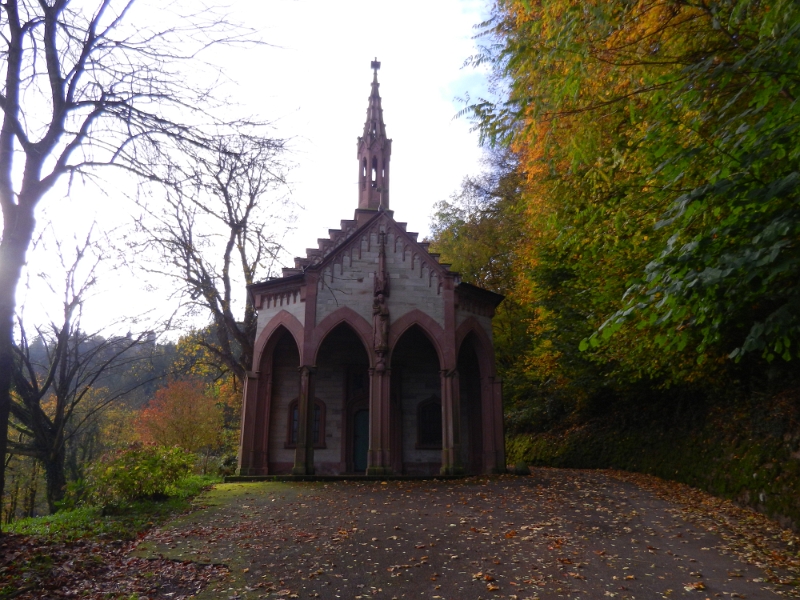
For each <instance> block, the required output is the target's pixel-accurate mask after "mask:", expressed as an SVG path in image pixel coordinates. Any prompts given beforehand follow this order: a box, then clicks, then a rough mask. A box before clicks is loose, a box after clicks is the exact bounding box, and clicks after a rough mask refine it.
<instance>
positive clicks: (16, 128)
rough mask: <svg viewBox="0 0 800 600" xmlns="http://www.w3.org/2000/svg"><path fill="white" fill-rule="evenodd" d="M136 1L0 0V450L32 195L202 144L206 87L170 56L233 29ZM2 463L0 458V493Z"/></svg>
mask: <svg viewBox="0 0 800 600" xmlns="http://www.w3.org/2000/svg"><path fill="white" fill-rule="evenodd" d="M135 4H136V3H135V1H134V0H4V1H3V2H2V3H0V34H1V35H2V41H0V69H2V74H1V76H2V83H0V86H1V87H0V110H2V126H0V207H1V208H2V214H3V233H2V240H1V241H0V432H2V435H0V456H4V455H5V451H6V435H5V432H6V429H7V424H8V418H9V410H10V405H11V404H10V402H11V399H10V386H11V373H12V365H13V362H14V354H13V350H12V348H13V329H14V311H15V291H16V288H17V285H18V283H19V279H20V276H21V271H22V267H23V265H24V263H25V255H26V252H27V248H28V245H29V243H30V240H31V237H32V235H33V232H34V226H35V219H34V211H35V209H36V206H37V205H38V204H39V202H40V201H41V200H42V198H43V197H44V196H45V195H46V194H47V192H48V191H50V190H51V189H52V188H53V186H54V185H55V184H56V183H57V182H58V181H59V180H60V179H62V178H63V177H64V176H67V177H69V178H70V180H71V178H72V176H74V175H76V174H91V172H92V171H93V170H94V169H95V168H96V167H98V166H105V165H116V166H119V167H123V168H125V169H127V170H129V171H130V172H132V173H135V174H136V175H139V176H144V177H147V178H151V177H153V176H154V170H153V168H152V167H153V163H154V161H157V160H158V157H159V156H163V155H164V153H165V151H164V150H165V149H164V145H165V144H169V142H170V141H171V140H175V139H182V140H187V139H193V140H194V141H195V142H196V143H199V144H202V143H203V140H202V139H201V138H200V135H199V134H198V133H197V131H198V130H197V129H194V128H192V127H191V125H192V121H194V122H200V121H201V119H200V118H199V115H198V113H199V112H200V107H208V99H209V96H208V94H207V90H202V89H193V88H192V87H191V86H190V85H189V84H188V83H187V77H186V74H185V73H181V72H180V68H181V65H182V64H183V63H185V62H187V61H193V59H195V58H196V56H197V54H198V53H199V52H200V51H201V50H203V49H204V48H207V47H208V46H210V45H214V44H216V43H222V42H236V41H239V39H238V38H237V32H238V31H239V30H235V29H233V28H231V27H230V26H229V24H228V23H227V22H226V21H225V19H223V18H220V17H219V16H218V15H215V14H211V13H210V12H208V11H207V9H204V11H202V12H199V13H196V14H194V15H185V16H183V17H182V18H180V19H178V18H177V17H176V18H175V20H174V22H175V23H178V24H177V25H175V26H173V27H170V26H167V27H165V28H162V29H158V28H157V27H158V25H153V24H154V23H155V24H158V23H162V22H164V20H165V15H167V14H168V9H169V8H170V7H171V5H170V7H166V8H167V10H165V7H163V6H159V9H161V12H160V13H159V16H160V18H159V19H155V18H153V17H152V16H151V15H146V14H142V15H138V16H137V15H136V10H135V9H136V7H137V6H138V4H141V0H140V1H139V3H138V4H136V6H135ZM137 18H138V19H139V20H138V22H137V21H136V19H137ZM192 64H194V62H193V63H192ZM209 120H210V119H208V118H204V119H203V122H206V123H207V122H209ZM2 464H4V462H0V465H2ZM4 473H5V470H4V468H2V467H0V494H2V491H3V487H4V484H5V477H4Z"/></svg>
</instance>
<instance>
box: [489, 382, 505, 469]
mask: <svg viewBox="0 0 800 600" xmlns="http://www.w3.org/2000/svg"><path fill="white" fill-rule="evenodd" d="M489 379H490V380H491V386H492V409H493V410H494V419H493V421H494V439H495V442H494V446H495V460H494V467H495V472H496V473H505V472H506V436H505V434H504V432H503V382H502V381H501V380H500V379H499V378H497V377H490V378H489Z"/></svg>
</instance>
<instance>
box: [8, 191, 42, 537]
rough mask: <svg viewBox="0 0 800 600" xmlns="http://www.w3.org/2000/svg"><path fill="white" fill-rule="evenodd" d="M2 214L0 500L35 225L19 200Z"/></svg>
mask: <svg viewBox="0 0 800 600" xmlns="http://www.w3.org/2000/svg"><path fill="white" fill-rule="evenodd" d="M3 213H4V214H3V239H2V241H0V498H2V497H3V490H4V489H5V482H6V470H5V456H6V451H7V449H8V417H9V413H10V411H11V373H12V371H13V368H14V355H13V351H12V348H13V345H14V309H15V307H16V297H15V293H16V290H17V284H18V283H19V279H20V276H21V274H22V267H23V265H24V264H25V254H26V253H27V251H28V244H29V242H30V240H31V238H32V237H33V229H34V225H35V221H34V218H33V210H32V209H31V208H30V206H28V205H27V204H22V199H20V204H17V205H13V206H8V208H6V210H4V211H3ZM0 535H2V533H0Z"/></svg>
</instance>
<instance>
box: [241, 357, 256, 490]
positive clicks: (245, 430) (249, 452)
mask: <svg viewBox="0 0 800 600" xmlns="http://www.w3.org/2000/svg"><path fill="white" fill-rule="evenodd" d="M242 394H243V398H242V425H241V430H240V436H239V464H238V465H237V468H236V472H237V474H239V475H252V474H253V473H252V469H253V466H254V463H255V460H256V456H255V454H256V448H255V445H256V440H255V438H256V412H257V409H258V373H253V372H252V371H248V372H247V377H246V379H245V381H244V391H243V392H242Z"/></svg>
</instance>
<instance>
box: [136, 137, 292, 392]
mask: <svg viewBox="0 0 800 600" xmlns="http://www.w3.org/2000/svg"><path fill="white" fill-rule="evenodd" d="M284 150H285V144H284V141H283V140H280V139H272V138H269V137H265V136H262V135H251V134H244V133H241V132H240V133H238V134H235V135H219V136H215V137H214V138H213V139H212V140H211V143H210V144H209V145H207V146H206V147H204V148H200V147H197V146H192V145H189V146H187V147H185V148H184V159H183V160H182V161H181V162H182V163H183V164H185V165H188V166H185V167H180V166H177V165H176V164H173V165H172V174H171V179H172V181H173V185H172V186H171V188H170V189H169V190H168V194H167V197H166V204H167V207H168V208H167V210H164V208H163V203H159V205H158V206H159V208H157V209H155V210H153V209H152V208H148V209H147V215H146V218H143V219H140V220H139V227H140V229H141V230H142V231H143V232H144V233H145V234H146V235H145V238H144V242H143V246H144V247H146V248H147V249H149V250H154V251H155V253H156V256H157V257H158V259H157V262H156V263H155V264H153V263H150V265H149V266H148V267H146V268H147V269H148V270H149V271H150V272H154V273H157V274H159V275H165V276H167V277H170V278H172V279H173V280H174V281H175V282H176V290H177V291H178V293H180V294H182V295H183V297H184V298H185V299H186V301H187V302H188V305H189V307H190V309H191V310H194V311H195V312H198V311H199V312H206V313H208V314H210V317H211V324H210V326H209V327H208V328H205V329H201V330H199V331H196V332H195V333H194V336H193V338H194V341H195V342H196V343H198V344H199V345H201V346H202V347H203V348H204V349H205V351H206V354H207V355H209V356H211V357H213V360H214V361H215V362H216V364H217V365H218V366H221V367H222V371H223V372H225V371H228V372H231V373H233V375H234V376H235V377H236V379H237V380H238V381H239V382H242V381H243V379H244V377H245V374H246V371H247V370H249V369H250V368H251V363H252V360H253V343H254V342H255V332H256V319H257V314H256V311H255V307H254V306H253V304H252V302H251V300H250V297H249V295H247V294H245V293H244V290H245V285H249V284H251V283H254V282H255V281H256V278H257V277H265V276H267V275H271V274H273V273H272V271H273V266H274V264H275V262H276V259H277V256H278V253H279V251H280V250H281V243H280V235H281V234H283V233H285V231H286V229H287V228H288V226H289V223H290V221H291V218H292V213H291V206H290V205H289V203H288V202H287V199H286V195H285V193H284V190H285V188H284V186H285V177H284V175H285V170H286V166H285V164H284V163H283V161H282V156H283V153H284ZM276 230H277V231H276ZM237 298H238V299H239V300H240V301H239V303H238V304H239V306H237Z"/></svg>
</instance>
